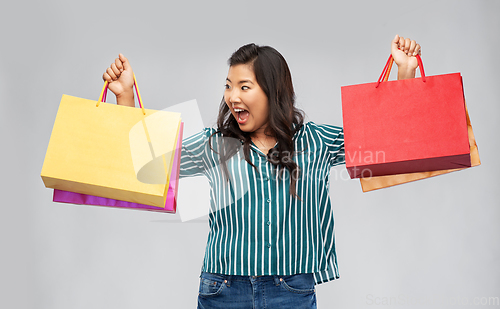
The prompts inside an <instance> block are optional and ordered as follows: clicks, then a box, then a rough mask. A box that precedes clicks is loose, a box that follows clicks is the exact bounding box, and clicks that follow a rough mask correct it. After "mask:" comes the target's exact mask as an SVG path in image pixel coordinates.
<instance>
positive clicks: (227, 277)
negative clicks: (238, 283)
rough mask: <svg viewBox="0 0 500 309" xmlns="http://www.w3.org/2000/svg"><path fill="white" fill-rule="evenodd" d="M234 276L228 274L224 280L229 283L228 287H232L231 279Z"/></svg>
mask: <svg viewBox="0 0 500 309" xmlns="http://www.w3.org/2000/svg"><path fill="white" fill-rule="evenodd" d="M232 278H233V276H231V275H227V276H226V280H224V283H225V284H226V285H227V287H231V279H232Z"/></svg>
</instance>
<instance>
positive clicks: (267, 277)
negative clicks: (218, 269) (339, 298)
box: [200, 271, 312, 286]
mask: <svg viewBox="0 0 500 309" xmlns="http://www.w3.org/2000/svg"><path fill="white" fill-rule="evenodd" d="M310 275H312V274H296V275H291V276H310ZM283 277H289V276H281V275H263V276H240V275H224V274H215V273H207V272H204V271H203V272H202V273H201V275H200V278H204V279H209V280H214V281H219V282H224V283H226V285H227V286H231V282H235V281H241V282H250V283H253V282H258V281H260V282H267V281H274V284H276V285H279V284H280V281H281V280H282V278H283Z"/></svg>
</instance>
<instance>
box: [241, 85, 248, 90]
mask: <svg viewBox="0 0 500 309" xmlns="http://www.w3.org/2000/svg"><path fill="white" fill-rule="evenodd" d="M248 89H250V88H249V87H248V86H242V87H241V90H248Z"/></svg>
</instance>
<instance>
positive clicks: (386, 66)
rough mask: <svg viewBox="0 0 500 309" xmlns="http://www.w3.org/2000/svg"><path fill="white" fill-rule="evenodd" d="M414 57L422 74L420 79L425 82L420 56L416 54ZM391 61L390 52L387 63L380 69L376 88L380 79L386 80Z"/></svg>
mask: <svg viewBox="0 0 500 309" xmlns="http://www.w3.org/2000/svg"><path fill="white" fill-rule="evenodd" d="M415 57H416V58H417V62H418V67H419V68H420V75H421V76H422V81H423V82H425V72H424V64H423V63H422V58H420V55H419V54H417V55H416V56H415ZM393 63H394V58H392V54H391V55H390V56H389V59H387V63H386V64H385V67H384V70H382V74H380V77H379V78H378V81H377V85H376V86H375V88H377V87H378V85H380V83H381V82H382V81H384V82H386V81H387V80H388V79H389V75H390V74H391V69H392V64H393Z"/></svg>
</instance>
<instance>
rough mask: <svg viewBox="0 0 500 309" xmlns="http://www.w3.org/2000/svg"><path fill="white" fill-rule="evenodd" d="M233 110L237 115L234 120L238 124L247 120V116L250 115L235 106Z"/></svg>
mask: <svg viewBox="0 0 500 309" xmlns="http://www.w3.org/2000/svg"><path fill="white" fill-rule="evenodd" d="M234 112H235V113H236V115H237V118H236V120H237V121H238V123H239V124H243V123H245V122H246V121H247V120H248V116H250V113H249V112H248V111H247V110H244V109H242V108H235V109H234Z"/></svg>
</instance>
